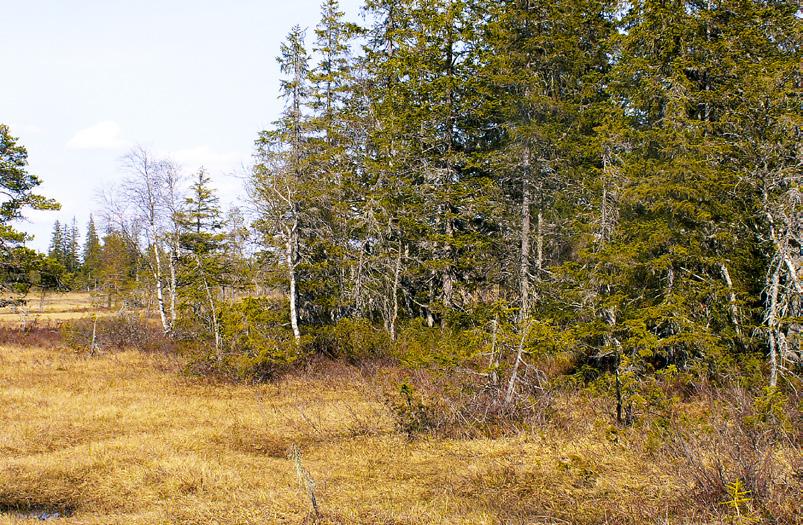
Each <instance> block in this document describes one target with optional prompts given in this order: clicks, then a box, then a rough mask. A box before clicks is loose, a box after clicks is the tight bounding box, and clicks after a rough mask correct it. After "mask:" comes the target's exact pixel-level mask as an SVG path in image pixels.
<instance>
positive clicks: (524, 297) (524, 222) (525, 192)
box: [519, 161, 531, 321]
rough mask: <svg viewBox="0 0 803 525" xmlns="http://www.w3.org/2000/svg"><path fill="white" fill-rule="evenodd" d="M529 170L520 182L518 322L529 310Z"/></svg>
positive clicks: (524, 317)
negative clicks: (519, 303)
mask: <svg viewBox="0 0 803 525" xmlns="http://www.w3.org/2000/svg"><path fill="white" fill-rule="evenodd" d="M528 164H529V161H525V166H528ZM528 172H529V169H527V168H526V169H525V174H524V178H523V180H522V197H521V232H520V242H521V257H520V259H519V280H520V283H519V286H520V288H519V295H520V298H519V300H520V302H521V311H520V312H519V320H520V321H524V319H526V318H527V314H528V311H529V309H530V198H531V195H530V191H531V189H530V180H529V174H528Z"/></svg>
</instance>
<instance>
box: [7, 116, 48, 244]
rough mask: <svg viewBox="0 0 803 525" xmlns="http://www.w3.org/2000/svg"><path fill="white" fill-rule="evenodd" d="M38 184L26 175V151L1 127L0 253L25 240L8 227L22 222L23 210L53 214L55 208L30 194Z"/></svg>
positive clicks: (38, 196) (33, 178)
mask: <svg viewBox="0 0 803 525" xmlns="http://www.w3.org/2000/svg"><path fill="white" fill-rule="evenodd" d="M40 184H41V181H40V180H39V178H38V177H37V176H36V175H32V174H31V173H29V172H28V150H26V149H25V146H23V145H21V144H18V143H17V138H16V137H13V136H11V132H10V130H9V128H8V126H6V125H5V124H0V191H2V193H3V196H4V200H3V202H2V204H0V251H2V252H3V254H2V255H3V256H6V255H8V250H10V249H11V248H13V247H14V246H17V245H19V244H20V243H22V242H24V241H25V240H26V239H27V235H25V234H24V233H22V232H20V231H17V230H16V229H15V228H14V227H13V226H12V225H11V224H10V223H11V222H12V221H14V220H17V219H20V218H22V212H23V210H25V209H26V208H30V209H33V210H57V209H59V204H58V203H57V202H56V201H54V200H52V199H47V198H45V197H43V196H41V195H38V194H36V193H34V190H35V189H36V187H37V186H39V185H40Z"/></svg>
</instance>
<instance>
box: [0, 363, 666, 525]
mask: <svg viewBox="0 0 803 525" xmlns="http://www.w3.org/2000/svg"><path fill="white" fill-rule="evenodd" d="M174 368H175V363H174V362H173V361H172V360H171V359H170V358H166V357H161V356H160V357H157V356H148V355H144V354H139V353H133V352H131V353H120V354H113V355H104V356H101V357H95V358H87V357H83V356H79V355H75V354H71V353H68V352H65V351H55V350H41V349H24V350H22V349H19V348H0V388H1V390H0V428H2V429H3V432H2V434H0V458H2V459H0V508H6V509H8V508H10V507H26V506H30V507H33V508H55V509H59V508H61V509H71V510H72V511H74V513H73V514H72V516H70V517H66V518H62V519H59V520H54V521H53V522H54V523H76V524H78V523H81V524H112V523H119V524H158V523H186V524H193V523H197V524H209V523H221V524H240V523H242V524H245V523H260V524H264V523H301V522H303V521H304V520H305V518H306V517H307V515H308V511H309V505H308V500H307V497H306V495H305V492H304V490H303V489H302V488H301V487H300V486H299V484H298V481H297V479H296V474H295V470H294V465H293V462H292V461H290V460H289V459H288V457H287V452H288V449H289V448H290V447H291V446H292V444H297V445H298V446H299V447H300V448H301V450H302V451H303V462H304V466H305V468H306V469H307V470H308V471H309V472H310V474H311V476H312V478H313V479H314V480H315V482H316V484H317V489H316V490H317V495H318V498H319V500H320V504H321V509H322V513H323V516H324V522H327V521H328V522H334V523H366V524H367V523H394V524H395V523H410V524H412V523H420V524H430V523H431V524H436V523H440V524H447V523H449V524H490V523H561V521H559V519H562V520H565V521H564V522H575V518H577V521H576V522H583V523H603V522H605V521H606V520H613V521H609V522H610V523H621V522H622V521H617V520H616V516H610V515H606V514H607V513H609V512H610V509H611V504H610V501H613V500H615V501H616V506H618V507H620V508H621V514H620V515H619V518H622V516H625V515H629V516H632V520H630V519H628V521H630V522H632V523H639V519H638V516H639V510H638V509H639V506H640V505H642V503H643V502H644V501H649V502H652V503H651V505H650V506H651V507H652V506H654V504H655V503H656V502H660V501H662V500H667V501H668V498H669V497H670V492H671V491H672V490H673V488H677V487H674V486H673V484H672V482H671V477H670V476H669V475H667V474H664V473H662V471H661V469H659V468H658V466H657V465H652V464H647V465H645V464H643V463H641V460H640V458H638V457H636V456H635V453H633V452H629V451H628V450H627V448H626V447H621V446H617V445H614V444H611V443H608V442H606V441H605V440H604V439H593V436H592V434H594V431H593V428H592V427H589V432H591V434H589V435H585V436H577V437H576V438H568V437H565V436H564V437H561V436H559V435H550V437H549V439H546V438H542V437H539V436H538V435H537V434H532V435H525V436H520V437H515V438H504V439H494V440H491V439H476V440H466V441H451V440H420V441H413V442H407V441H406V440H405V439H404V438H403V437H402V436H400V435H399V434H397V433H396V432H395V431H394V429H393V423H392V421H391V419H390V417H389V416H388V414H387V413H386V411H385V408H384V406H383V405H382V403H381V402H379V401H377V400H376V399H374V396H373V395H371V394H370V393H367V392H370V391H371V389H370V387H369V386H368V385H367V384H366V383H365V382H364V380H363V379H361V378H360V376H359V375H358V374H356V373H353V372H349V371H347V370H346V369H339V372H338V374H337V376H338V379H337V380H327V379H324V378H321V377H318V378H310V379H306V378H288V379H286V380H283V381H281V382H279V383H277V384H275V385H263V386H258V387H246V386H232V385H212V384H202V383H199V382H196V381H193V380H190V379H186V378H182V377H181V376H180V375H179V374H177V373H176V371H175V370H174ZM539 516H543V518H539ZM546 516H551V517H552V518H549V519H547V518H546ZM0 523H24V520H22V519H20V518H19V517H15V516H13V515H11V514H5V515H4V517H2V518H0Z"/></svg>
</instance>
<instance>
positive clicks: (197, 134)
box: [0, 0, 361, 250]
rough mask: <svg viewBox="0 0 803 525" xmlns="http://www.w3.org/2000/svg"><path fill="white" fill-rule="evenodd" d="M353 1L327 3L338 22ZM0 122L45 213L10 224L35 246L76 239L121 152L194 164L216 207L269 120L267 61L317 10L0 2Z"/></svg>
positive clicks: (90, 0) (236, 182) (273, 85)
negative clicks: (70, 227)
mask: <svg viewBox="0 0 803 525" xmlns="http://www.w3.org/2000/svg"><path fill="white" fill-rule="evenodd" d="M360 5H361V1H360V0H341V7H342V9H343V10H344V11H345V12H346V13H347V15H348V18H350V19H352V20H355V21H356V20H358V19H359V6H360ZM2 11H3V13H2V16H3V31H1V32H0V50H2V53H0V56H2V60H3V64H2V70H0V71H2V73H0V74H2V77H3V78H2V81H0V122H3V123H5V124H8V125H9V126H10V127H11V131H12V134H14V135H16V136H18V137H20V141H21V142H22V143H23V144H24V145H25V146H27V148H28V153H29V161H30V169H31V172H33V173H35V174H37V175H39V176H40V177H41V178H42V180H43V184H42V186H41V187H40V189H41V193H43V194H45V195H47V196H49V197H55V198H56V199H58V200H59V202H61V204H62V210H61V211H59V212H29V213H28V214H27V217H28V220H27V221H26V222H24V223H21V224H20V225H19V227H20V228H21V229H24V230H26V231H28V232H29V233H31V234H34V235H35V240H34V241H33V242H31V243H29V245H30V246H32V247H35V248H38V249H42V250H44V249H46V247H47V244H48V240H49V235H50V229H51V226H52V224H53V221H54V220H56V219H57V218H58V219H61V220H71V219H72V217H73V216H75V217H76V219H77V220H78V222H79V224H80V227H81V231H82V232H83V229H84V224H85V222H86V220H87V219H88V217H89V213H90V212H91V211H92V210H97V209H98V208H100V206H101V205H100V203H99V201H98V199H97V194H98V192H99V191H100V190H101V189H102V188H103V187H104V186H105V185H109V184H114V183H115V181H117V180H119V179H120V178H121V176H122V174H121V170H120V156H121V155H122V154H123V153H125V151H126V149H127V148H129V147H130V146H131V145H133V144H141V145H143V146H145V147H147V148H149V149H151V150H152V151H154V152H157V153H160V154H163V155H166V156H170V157H171V158H173V159H174V160H175V161H177V162H179V163H180V164H181V165H182V166H183V169H184V171H185V172H186V173H191V172H192V171H194V170H196V169H197V168H198V167H199V166H200V165H202V164H203V165H204V166H206V168H207V169H208V170H209V171H210V174H211V175H212V178H213V183H214V185H215V186H216V187H217V188H218V190H219V192H220V193H221V195H222V197H223V200H224V202H228V203H231V202H237V201H238V200H240V199H241V198H242V190H241V187H242V181H241V177H242V175H243V173H244V170H243V167H244V166H245V165H247V164H248V163H249V161H250V156H251V152H252V144H253V140H254V138H255V137H256V133H257V131H258V130H260V129H264V128H265V127H267V126H268V125H269V123H270V122H272V121H273V120H275V118H276V116H277V115H278V112H279V111H280V109H281V102H280V101H279V100H278V99H277V92H278V86H279V82H278V79H279V70H278V66H277V64H276V61H275V58H274V57H275V56H276V54H277V53H278V50H279V43H280V42H281V40H282V39H283V38H284V36H285V35H286V34H287V31H288V30H289V29H290V27H291V26H292V25H293V24H296V23H298V24H300V25H301V26H302V27H308V28H309V31H308V47H311V46H310V45H309V44H311V42H310V41H311V40H312V37H313V34H312V28H313V27H314V26H315V24H316V22H317V20H318V15H319V11H320V9H319V0H292V1H277V0H259V1H257V0H229V1H228V2H221V1H220V0H214V1H212V0H137V1H136V2H134V1H130V0H127V1H123V0H73V1H70V2H65V1H64V0H26V1H24V2H6V3H4V5H3V9H2Z"/></svg>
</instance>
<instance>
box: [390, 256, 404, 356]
mask: <svg viewBox="0 0 803 525" xmlns="http://www.w3.org/2000/svg"><path fill="white" fill-rule="evenodd" d="M401 268H402V243H401V241H399V246H398V253H397V254H396V266H395V268H394V269H393V287H392V290H391V304H392V311H391V314H390V321H389V323H388V331H389V332H390V339H391V340H392V341H395V340H396V320H397V319H398V318H399V280H400V277H401Z"/></svg>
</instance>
